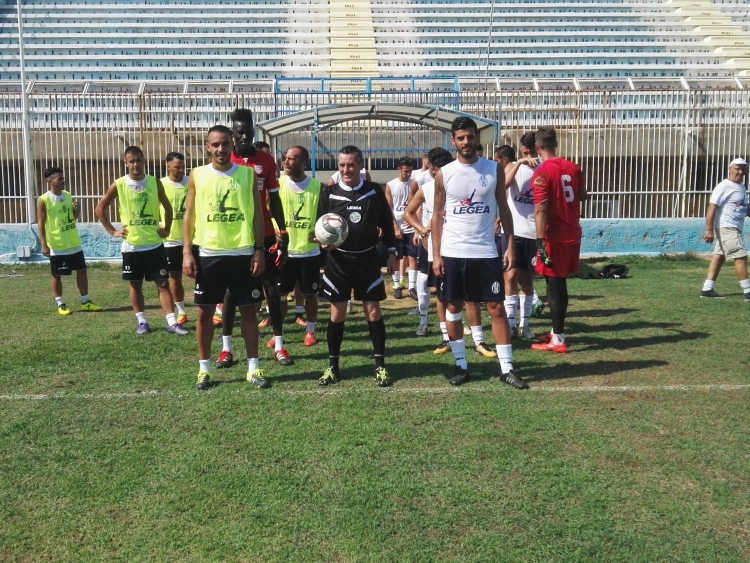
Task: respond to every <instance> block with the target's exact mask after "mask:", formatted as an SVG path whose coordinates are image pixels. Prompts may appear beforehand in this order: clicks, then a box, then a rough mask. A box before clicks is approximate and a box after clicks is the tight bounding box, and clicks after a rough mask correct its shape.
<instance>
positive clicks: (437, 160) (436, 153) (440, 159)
mask: <svg viewBox="0 0 750 563" xmlns="http://www.w3.org/2000/svg"><path fill="white" fill-rule="evenodd" d="M427 158H429V159H430V164H432V165H433V166H436V167H437V168H442V167H443V166H445V165H446V164H450V163H451V162H453V156H452V155H451V153H450V152H448V151H447V150H445V149H444V148H443V147H435V148H434V149H432V150H431V151H430V152H428V153H427Z"/></svg>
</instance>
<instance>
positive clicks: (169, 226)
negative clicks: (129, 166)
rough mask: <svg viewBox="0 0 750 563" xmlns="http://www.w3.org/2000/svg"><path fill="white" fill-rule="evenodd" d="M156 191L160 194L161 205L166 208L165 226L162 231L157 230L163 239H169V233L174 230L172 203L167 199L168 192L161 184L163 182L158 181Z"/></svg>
mask: <svg viewBox="0 0 750 563" xmlns="http://www.w3.org/2000/svg"><path fill="white" fill-rule="evenodd" d="M156 191H157V193H158V194H159V203H161V206H162V207H163V208H164V226H163V227H162V228H161V229H157V231H156V232H157V233H159V236H160V237H161V238H167V236H168V235H169V231H170V230H171V229H172V203H171V202H170V201H169V198H168V197H167V192H165V191H164V186H162V184H161V180H158V179H157V180H156Z"/></svg>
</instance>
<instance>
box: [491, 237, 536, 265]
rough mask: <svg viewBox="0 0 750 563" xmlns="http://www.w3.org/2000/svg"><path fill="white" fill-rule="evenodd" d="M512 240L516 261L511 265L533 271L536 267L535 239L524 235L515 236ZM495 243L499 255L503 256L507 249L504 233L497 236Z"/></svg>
mask: <svg viewBox="0 0 750 563" xmlns="http://www.w3.org/2000/svg"><path fill="white" fill-rule="evenodd" d="M514 240H515V250H516V261H515V263H514V264H513V267H514V268H518V269H519V270H524V271H526V272H533V271H534V270H535V268H536V240H535V239H530V238H524V237H515V239H514ZM497 244H498V248H497V252H498V254H499V255H500V256H503V255H504V254H505V251H506V250H507V249H508V239H507V238H506V236H505V233H503V234H502V235H500V237H498V239H497Z"/></svg>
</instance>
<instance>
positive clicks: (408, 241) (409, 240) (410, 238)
mask: <svg viewBox="0 0 750 563" xmlns="http://www.w3.org/2000/svg"><path fill="white" fill-rule="evenodd" d="M396 243H397V246H396V253H397V254H396V257H397V258H398V259H399V260H400V259H401V258H403V257H404V256H411V257H412V258H416V257H417V253H418V251H419V250H418V248H417V246H418V245H416V244H414V231H412V232H411V233H404V238H402V239H396Z"/></svg>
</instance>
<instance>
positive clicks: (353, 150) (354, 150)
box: [339, 145, 365, 164]
mask: <svg viewBox="0 0 750 563" xmlns="http://www.w3.org/2000/svg"><path fill="white" fill-rule="evenodd" d="M339 154H353V155H354V156H355V158H356V159H357V162H359V163H360V164H364V163H365V157H364V156H363V155H362V151H361V150H359V147H355V146H354V145H346V146H345V147H343V148H342V149H341V150H340V151H339Z"/></svg>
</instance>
